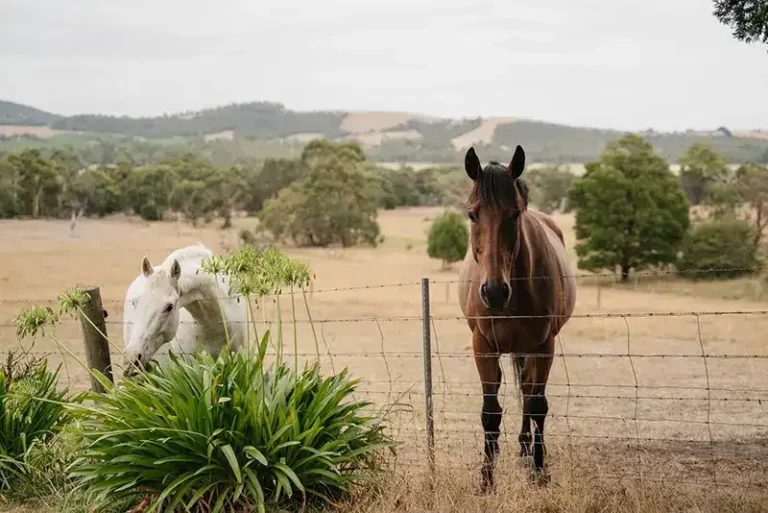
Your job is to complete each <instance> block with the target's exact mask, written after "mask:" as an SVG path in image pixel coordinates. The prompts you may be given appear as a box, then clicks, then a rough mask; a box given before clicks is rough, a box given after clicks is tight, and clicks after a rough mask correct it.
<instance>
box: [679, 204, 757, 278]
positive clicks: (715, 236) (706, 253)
mask: <svg viewBox="0 0 768 513" xmlns="http://www.w3.org/2000/svg"><path fill="white" fill-rule="evenodd" d="M753 241H754V229H753V228H752V226H750V225H749V224H748V223H746V222H744V221H741V220H738V219H732V218H730V219H729V218H726V219H719V220H716V221H711V222H706V223H701V224H698V225H696V226H695V227H694V228H693V229H692V230H691V231H690V232H689V233H688V234H687V236H686V238H685V240H684V242H683V247H682V255H681V257H680V259H679V260H678V263H677V268H678V269H679V270H680V271H683V273H684V276H686V277H688V278H691V279H701V278H734V277H737V276H741V275H744V274H749V273H750V272H751V271H750V270H751V269H753V268H755V267H757V266H759V260H758V255H757V251H756V248H755V245H754V243H753ZM712 269H717V270H718V271H717V272H705V271H710V270H712Z"/></svg>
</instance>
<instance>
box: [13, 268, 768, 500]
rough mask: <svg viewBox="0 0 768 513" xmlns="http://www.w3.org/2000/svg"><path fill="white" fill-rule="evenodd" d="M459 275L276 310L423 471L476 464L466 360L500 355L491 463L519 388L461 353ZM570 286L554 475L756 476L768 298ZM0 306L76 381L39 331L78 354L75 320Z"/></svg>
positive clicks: (38, 350)
mask: <svg viewBox="0 0 768 513" xmlns="http://www.w3.org/2000/svg"><path fill="white" fill-rule="evenodd" d="M649 274H650V273H649ZM655 274H659V273H655ZM589 276H590V278H594V276H593V275H589ZM459 286H460V283H459V282H457V281H456V280H432V281H431V282H427V284H426V285H425V282H423V281H418V282H417V281H413V282H406V283H397V284H391V285H372V286H355V287H348V288H329V289H317V290H313V291H312V292H311V294H310V295H311V299H310V300H309V301H310V303H311V306H312V312H313V317H312V319H311V322H310V319H309V318H308V317H307V315H306V313H305V312H303V309H301V308H297V309H296V312H295V313H293V312H292V311H291V307H290V306H287V307H286V305H285V304H283V306H282V310H283V315H282V322H283V327H282V331H283V336H284V339H285V344H284V349H283V357H284V359H285V361H289V362H290V361H293V357H294V352H293V342H294V339H293V337H294V335H293V329H292V327H293V326H294V324H293V323H294V320H293V317H294V315H295V326H296V342H297V347H298V351H297V352H296V356H297V358H298V359H299V361H301V362H305V361H314V360H315V359H316V358H317V354H316V351H315V345H314V338H313V333H312V328H313V327H314V328H316V334H317V337H318V339H319V341H320V348H321V353H322V354H321V355H320V363H321V365H322V366H323V367H324V368H328V370H329V371H336V372H337V371H339V370H341V369H342V368H344V367H348V368H349V369H350V371H351V373H352V374H353V375H354V376H357V377H360V378H361V383H360V385H359V387H358V389H357V390H356V392H355V397H356V398H357V399H361V400H366V401H368V402H370V405H369V406H368V407H367V409H368V410H370V411H371V412H379V411H381V410H382V409H386V410H387V411H389V425H390V431H391V435H392V436H393V437H394V438H395V439H396V440H397V441H398V442H399V451H398V453H399V456H398V458H397V463H398V464H400V465H404V466H405V467H408V468H421V467H425V468H426V467H429V466H430V465H431V464H432V462H434V465H435V466H437V467H439V468H445V469H466V470H470V471H478V472H479V468H480V463H481V460H482V445H483V437H484V434H483V428H482V425H481V423H480V412H481V408H482V404H483V395H484V394H483V389H482V384H483V383H482V382H481V379H480V377H479V376H478V373H477V370H476V367H475V363H476V360H478V359H480V358H500V362H501V367H502V376H503V377H502V385H501V388H500V391H499V398H500V401H501V403H502V408H503V410H502V412H501V413H500V415H502V424H501V428H500V429H501V432H502V435H501V439H500V440H501V444H502V455H501V460H500V461H499V464H498V469H499V472H503V471H504V469H505V468H506V469H509V468H513V467H514V465H512V464H511V463H512V462H513V461H514V460H515V459H516V458H517V451H518V441H517V436H518V430H519V426H520V419H521V415H522V404H521V400H524V397H521V396H520V394H519V393H518V389H517V385H516V384H515V382H514V379H513V378H512V376H513V370H512V362H511V358H510V357H509V356H510V355H508V354H504V355H500V354H493V353H491V354H484V355H478V356H476V355H474V354H473V351H472V343H471V338H472V337H471V333H470V331H469V328H468V326H467V318H466V317H465V316H461V315H456V310H457V309H456V299H457V298H456V294H457V291H458V287H459ZM443 287H446V289H445V290H446V292H445V295H443V293H442V292H443V290H444V289H443ZM451 289H452V290H453V294H451V293H450V290H451ZM379 292H381V293H386V294H389V297H388V303H387V304H389V305H390V306H388V307H386V308H382V306H381V305H382V302H381V301H379V300H378V299H377V298H376V297H375V294H376V293H379ZM430 292H431V293H432V297H429V294H430ZM425 294H426V296H425ZM579 294H580V303H579V305H578V308H577V310H578V312H577V313H576V314H574V315H573V316H571V319H570V320H569V321H568V323H567V324H566V327H565V328H564V329H563V331H562V333H561V334H560V336H559V337H558V338H557V341H556V342H557V347H556V350H555V353H554V363H553V367H552V371H551V373H550V378H549V380H548V382H547V384H546V385H547V397H548V400H549V404H550V408H549V414H548V416H547V421H546V433H545V440H546V444H547V458H548V462H549V464H550V465H551V466H552V467H553V474H554V473H559V474H560V475H573V474H574V473H579V472H585V471H586V470H585V469H588V470H589V472H592V473H593V474H594V473H597V475H599V476H600V478H601V479H616V480H623V479H627V478H633V479H641V480H644V481H648V482H652V481H654V480H670V479H674V480H675V481H676V482H678V483H681V484H682V483H689V484H696V485H713V484H714V485H717V486H727V487H736V488H744V487H750V488H756V489H760V490H762V489H766V488H768V472H766V471H768V443H767V442H768V410H766V404H768V347H766V343H765V342H766V335H765V334H766V333H767V332H768V331H766V328H768V309H759V308H754V309H750V308H745V307H741V308H733V309H714V308H711V309H710V308H704V309H701V310H696V309H694V308H692V307H691V305H690V304H685V305H683V306H685V308H679V307H680V306H681V305H680V302H679V301H678V302H677V303H676V305H677V307H678V308H677V309H672V308H669V309H667V308H665V307H667V306H668V305H667V304H666V303H665V301H664V300H663V299H662V298H659V299H658V300H656V301H654V303H653V304H645V305H643V304H639V303H637V302H635V303H632V304H625V303H624V302H622V301H620V300H619V299H617V298H619V296H620V295H621V294H626V291H624V290H623V289H622V290H619V291H617V292H616V296H615V297H612V296H611V295H610V294H606V293H603V296H602V305H601V306H599V307H598V308H595V303H594V301H593V300H592V299H590V298H594V296H590V295H584V294H582V293H581V290H580V291H579ZM585 297H586V299H585ZM0 303H1V304H0V312H3V317H2V318H0V321H2V322H0V350H2V351H4V352H6V351H9V350H17V351H24V352H25V353H27V354H30V355H35V356H39V357H42V356H47V357H48V358H49V361H51V362H52V363H54V364H58V363H63V364H64V365H65V366H66V367H64V368H63V370H62V373H63V376H62V377H63V382H64V383H66V384H67V385H68V386H70V388H72V389H74V390H79V389H83V388H86V387H88V386H89V378H88V376H87V374H86V373H85V372H84V371H83V370H82V369H80V368H79V367H78V366H77V365H76V364H75V363H74V362H73V361H71V358H70V357H69V356H68V355H67V354H66V353H64V352H62V351H59V350H58V349H57V347H58V346H57V345H56V344H55V343H53V342H52V341H51V340H50V337H51V336H55V337H57V340H59V341H60V342H61V344H63V345H65V346H66V347H67V348H68V349H69V350H70V351H71V353H72V354H73V355H74V356H78V357H80V358H83V359H84V358H85V356H86V354H85V349H84V346H83V340H82V335H81V333H80V329H81V326H80V321H79V320H78V319H76V318H69V317H66V316H64V317H62V318H61V323H60V325H59V326H58V327H57V328H56V329H55V332H48V333H46V334H45V335H41V336H40V337H38V339H36V340H35V341H34V342H30V341H24V342H23V344H22V343H21V342H19V341H18V340H17V337H16V334H15V324H14V322H13V316H14V315H15V313H17V312H18V311H19V310H20V309H21V308H23V307H25V306H27V305H28V304H32V303H34V304H51V303H52V302H50V301H27V300H20V299H4V300H2V301H0ZM122 303H123V302H122V300H111V299H107V300H104V301H103V304H104V308H105V310H106V311H107V313H108V317H107V320H106V321H105V324H106V327H107V332H108V335H109V336H110V339H111V340H112V341H113V342H116V343H115V345H114V346H113V347H112V348H111V351H110V353H111V358H112V363H113V366H114V367H115V374H116V375H119V371H118V370H117V369H118V368H119V367H120V366H121V365H123V361H122V355H121V354H120V351H119V348H120V347H122V343H121V339H122V329H123V320H122V318H121V317H122ZM585 303H586V306H585ZM392 305H395V306H392ZM256 307H257V311H260V312H261V315H260V316H259V315H257V320H255V321H254V324H255V325H256V326H257V329H258V330H259V331H260V332H261V333H263V332H264V331H263V330H264V329H267V328H271V329H272V331H273V332H274V328H275V315H274V313H275V308H276V305H275V302H274V301H273V300H271V299H270V300H265V301H261V302H259V303H258V304H257V305H256ZM339 312H343V315H339ZM259 317H260V318H259ZM521 317H522V316H509V318H508V319H509V320H512V321H514V320H519V319H520V318H521ZM494 318H495V319H499V317H498V316H496V317H494ZM272 356H274V355H272ZM528 356H532V357H536V356H544V355H538V354H535V353H534V354H530V353H529V354H528Z"/></svg>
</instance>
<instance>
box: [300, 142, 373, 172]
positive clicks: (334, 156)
mask: <svg viewBox="0 0 768 513" xmlns="http://www.w3.org/2000/svg"><path fill="white" fill-rule="evenodd" d="M365 159H366V157H365V152H364V151H363V147H362V146H360V143H359V142H357V141H345V142H340V143H337V142H333V141H329V140H328V139H313V140H311V141H310V142H309V143H308V144H307V145H306V146H305V147H304V150H302V152H301V158H300V160H301V162H303V163H304V165H305V166H307V167H310V168H313V167H318V166H321V165H327V164H330V163H332V162H335V161H337V160H338V161H342V162H348V163H350V164H361V163H363V162H365Z"/></svg>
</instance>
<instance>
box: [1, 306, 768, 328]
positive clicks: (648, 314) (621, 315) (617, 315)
mask: <svg viewBox="0 0 768 513" xmlns="http://www.w3.org/2000/svg"><path fill="white" fill-rule="evenodd" d="M729 315H734V316H735V315H741V316H750V315H753V316H761V315H768V310H765V309H760V310H702V311H694V310H689V311H639V312H597V313H574V314H572V315H558V314H541V315H538V314H531V315H529V314H520V315H501V314H499V315H432V316H430V319H431V320H432V321H466V320H492V321H501V320H520V319H557V318H570V319H625V318H629V319H632V318H652V317H716V316H729ZM423 320H424V317H422V316H394V317H378V316H365V317H339V318H336V319H314V318H313V319H296V320H295V321H294V320H292V319H291V320H289V319H282V324H293V323H294V322H296V323H297V324H348V323H358V322H360V323H362V322H367V323H377V322H423ZM66 322H77V323H79V322H80V320H79V319H77V318H74V317H71V318H67V317H62V318H60V319H59V323H66ZM104 322H105V324H107V325H110V324H111V325H125V324H128V325H133V324H135V323H134V322H133V321H123V320H120V321H109V320H105V321H104ZM273 323H274V321H273V320H270V321H267V324H273ZM179 324H198V323H197V322H196V321H179ZM211 324H225V321H223V320H218V321H211ZM226 324H234V325H238V324H249V325H250V324H256V325H261V324H264V322H262V321H258V320H247V321H246V320H227V321H226ZM11 326H15V324H14V323H13V322H5V323H1V324H0V327H11Z"/></svg>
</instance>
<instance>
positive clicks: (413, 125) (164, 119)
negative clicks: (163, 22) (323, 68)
mask: <svg viewBox="0 0 768 513" xmlns="http://www.w3.org/2000/svg"><path fill="white" fill-rule="evenodd" d="M622 134H623V132H621V131H618V130H600V129H594V128H587V127H575V126H567V125H561V124H556V123H548V122H542V121H535V120H529V119H520V118H511V117H495V118H479V117H478V118H473V119H448V118H434V117H429V116H423V115H418V114H413V113H408V112H342V111H314V112H300V111H294V110H291V109H288V108H286V107H285V106H284V105H282V104H279V103H269V102H252V103H243V104H231V105H225V106H221V107H215V108H210V109H205V110H202V111H196V112H185V113H178V114H172V115H163V116H157V117H143V118H132V117H116V116H106V115H98V114H82V115H76V116H69V117H62V116H58V115H55V114H51V113H48V112H45V111H42V110H39V109H35V108H33V107H27V106H24V105H19V104H16V103H11V102H3V101H0V139H2V138H5V139H10V141H6V143H7V144H5V145H4V144H3V143H0V150H3V149H8V148H9V146H8V145H9V144H12V147H14V148H17V147H19V145H23V144H25V143H24V140H29V141H35V142H36V143H40V144H41V140H42V139H47V140H46V141H45V144H54V145H55V144H57V140H59V139H62V138H64V139H66V141H67V144H75V145H77V141H78V140H83V141H91V143H88V144H89V145H92V142H93V140H94V139H96V140H102V141H103V140H104V139H109V140H110V141H111V142H112V143H115V144H122V143H124V144H128V143H130V144H133V143H134V142H136V141H141V142H142V143H143V144H144V145H147V144H149V145H153V144H154V145H159V146H163V147H167V146H168V145H169V144H173V145H175V146H177V147H187V148H195V149H197V150H203V151H208V152H209V153H212V154H215V155H216V157H217V159H218V160H222V161H237V160H240V159H243V158H264V157H267V156H283V155H286V154H291V153H292V152H294V151H296V149H297V148H300V147H301V146H303V144H306V142H307V141H309V140H311V139H313V138H316V137H325V138H329V139H336V140H345V139H346V140H348V139H355V140H358V141H360V142H361V144H363V146H364V147H365V148H366V151H367V152H368V154H369V155H370V157H371V158H372V159H374V160H377V161H380V162H435V163H440V162H457V161H459V160H460V159H461V156H462V152H463V151H464V150H465V149H466V148H467V147H469V146H470V145H474V146H476V147H479V148H480V151H481V155H482V157H483V159H497V160H505V159H507V158H508V157H509V152H510V149H511V148H514V146H515V145H517V144H522V145H523V146H524V147H525V149H526V153H527V154H528V156H529V159H530V160H531V161H532V162H533V161H536V162H562V163H584V162H587V161H590V160H593V159H595V158H596V157H597V156H598V155H599V153H600V151H601V150H602V149H603V147H604V146H605V144H606V142H607V141H609V140H611V139H615V138H618V137H621V136H622ZM643 135H644V136H645V137H646V138H647V139H648V140H649V141H650V142H651V143H652V144H653V145H654V146H655V147H656V149H657V151H658V152H659V154H660V155H662V156H664V157H665V158H666V159H668V160H670V161H671V162H677V160H678V159H679V157H680V155H681V154H682V152H683V151H685V149H686V148H687V147H688V146H690V145H691V144H692V143H694V142H699V141H704V142H709V143H710V144H712V145H713V146H714V147H715V148H717V150H718V151H720V152H721V153H722V154H723V155H724V156H725V157H726V158H727V159H728V160H729V161H731V162H743V161H747V160H752V161H758V162H768V132H761V131H731V130H729V129H727V128H723V127H720V128H718V129H717V130H713V131H705V132H701V131H700V132H694V131H692V130H690V131H687V132H678V133H659V132H654V131H647V132H644V133H643ZM121 141H122V143H121Z"/></svg>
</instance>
